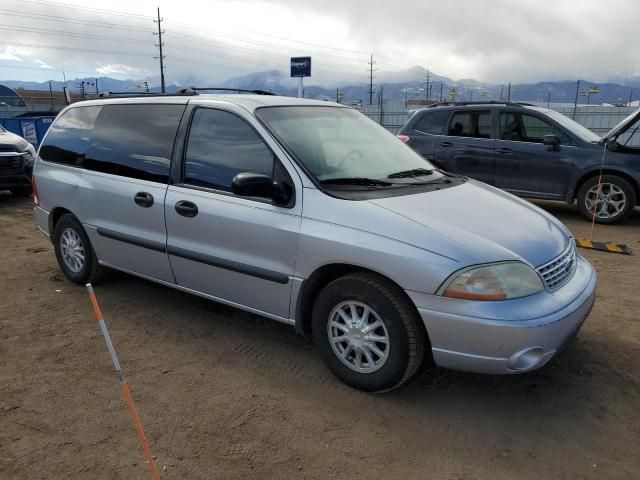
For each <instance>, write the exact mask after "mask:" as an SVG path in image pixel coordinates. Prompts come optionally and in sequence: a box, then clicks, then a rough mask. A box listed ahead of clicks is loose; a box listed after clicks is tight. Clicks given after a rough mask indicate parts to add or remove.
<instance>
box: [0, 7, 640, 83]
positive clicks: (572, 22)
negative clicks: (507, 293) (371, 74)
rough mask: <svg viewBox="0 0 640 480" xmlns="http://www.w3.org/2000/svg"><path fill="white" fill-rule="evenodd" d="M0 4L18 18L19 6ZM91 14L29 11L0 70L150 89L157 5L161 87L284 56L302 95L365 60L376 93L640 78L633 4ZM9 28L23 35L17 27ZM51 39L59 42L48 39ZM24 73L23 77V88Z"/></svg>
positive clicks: (281, 64)
mask: <svg viewBox="0 0 640 480" xmlns="http://www.w3.org/2000/svg"><path fill="white" fill-rule="evenodd" d="M0 2H6V3H7V4H10V6H9V7H8V8H11V9H12V10H16V11H18V10H20V8H22V7H21V3H20V0H0ZM63 3H68V4H69V6H68V7H65V6H62V4H63ZM92 3H96V2H95V1H94V0H89V1H87V2H85V6H83V7H80V6H79V5H80V4H81V2H79V1H77V0H57V1H56V2H53V3H50V4H49V3H46V4H45V3H43V4H42V6H40V4H39V6H38V13H39V14H42V15H44V16H47V18H50V20H39V22H40V23H42V25H40V27H42V30H38V31H35V30H34V31H28V30H25V31H24V32H22V33H21V34H20V38H19V40H18V39H16V40H15V42H16V44H15V45H14V46H13V47H11V48H12V49H7V48H5V49H4V50H3V49H2V47H0V59H1V60H14V61H20V60H17V59H25V60H26V59H28V58H29V59H34V58H38V59H42V61H43V62H46V64H47V65H50V66H52V67H53V68H54V69H61V70H65V71H66V72H67V73H70V72H73V71H75V73H72V75H76V74H82V75H84V74H85V73H86V72H87V71H89V72H90V73H88V74H89V75H90V74H92V73H93V72H95V73H97V74H100V75H112V76H120V77H133V78H140V77H145V76H152V79H150V80H151V81H152V82H153V83H154V84H155V85H157V84H158V83H159V75H158V71H159V66H158V62H157V60H154V58H153V57H154V56H157V55H158V50H157V48H156V47H155V46H154V41H155V43H157V40H158V39H157V37H156V38H154V37H152V36H151V32H152V31H153V30H154V28H157V27H156V26H155V25H154V23H153V22H152V20H153V17H155V15H156V12H155V5H156V4H158V3H159V4H160V8H161V15H162V16H163V18H164V22H163V24H162V27H163V30H164V31H165V32H166V33H165V35H163V41H164V46H165V49H164V55H166V61H165V67H166V79H167V83H181V84H218V83H220V82H222V81H224V80H226V79H228V78H230V77H234V76H238V75H243V74H247V73H251V72H260V71H265V70H269V69H278V70H280V71H283V72H286V71H287V70H288V63H289V62H288V59H289V57H290V56H296V55H305V54H308V55H311V56H312V57H313V77H312V79H310V80H309V84H319V83H323V82H334V84H336V85H344V84H345V83H350V84H354V83H365V82H366V81H367V67H368V65H367V61H368V60H369V53H370V52H371V53H373V54H374V58H375V61H376V62H377V63H376V64H375V67H376V68H377V72H376V76H377V80H376V81H377V82H378V83H382V82H384V81H385V78H388V77H389V75H390V74H391V73H393V72H397V71H399V70H403V69H407V68H409V67H412V66H422V67H424V68H428V69H429V70H431V71H432V72H434V73H436V74H439V75H446V76H449V77H452V78H456V79H460V78H474V79H477V80H480V81H490V82H495V83H507V82H513V83H524V82H535V81H542V80H575V79H578V78H582V79H587V80H592V81H597V82H602V81H605V80H608V79H617V78H618V77H628V76H633V75H639V74H640V60H639V57H638V55H637V53H636V50H635V49H634V48H633V45H634V42H633V39H635V38H636V37H637V19H638V18H640V2H631V1H629V0H609V2H608V3H606V5H605V4H604V3H603V2H602V0H564V1H561V2H559V1H558V0H538V1H537V2H523V1H521V0H486V1H483V2H479V1H478V0H457V1H456V2H453V3H452V2H424V1H423V2H419V1H418V2H417V1H415V0H394V1H393V2H391V1H389V0H349V1H345V0H323V1H322V2H318V1H317V0H191V2H190V3H189V7H190V8H184V2H178V1H175V0H157V1H156V2H150V1H149V0H144V1H138V2H132V1H131V0H110V2H108V5H107V4H105V5H102V4H100V5H99V8H97V7H98V5H97V3H96V8H94V7H93V6H91V5H90V4H92ZM3 8H5V7H4V6H3ZM113 12H126V14H125V15H118V14H114V13H113ZM621 12H622V13H621ZM7 22H10V23H11V24H12V25H15V26H22V27H25V28H32V27H33V25H32V24H33V20H32V19H23V18H22V17H11V18H10V19H8V20H7V21H6V22H3V23H7ZM47 29H48V30H47ZM56 30H59V33H60V35H54V34H53V33H51V32H52V31H56ZM18 42H20V44H19V43H18ZM14 57H15V58H14ZM96 66H97V67H98V68H96ZM34 68H36V67H34ZM38 70H39V68H38ZM34 71H35V70H34ZM34 71H29V70H27V69H24V72H23V73H22V75H23V78H25V79H28V78H29V75H33V72H34ZM40 73H42V72H40Z"/></svg>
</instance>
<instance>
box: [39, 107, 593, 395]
mask: <svg viewBox="0 0 640 480" xmlns="http://www.w3.org/2000/svg"><path fill="white" fill-rule="evenodd" d="M34 188H35V195H34V200H35V203H36V207H35V216H36V219H37V224H38V226H39V227H40V229H41V230H42V231H43V232H44V233H45V234H46V235H48V236H49V237H50V238H51V241H52V242H53V245H54V246H55V253H56V257H57V259H58V263H59V264H60V268H61V269H62V271H63V272H64V274H65V275H66V276H67V278H68V279H70V280H71V281H73V282H77V283H80V284H84V283H86V282H94V281H96V279H98V278H99V276H100V275H101V273H102V272H103V271H104V268H105V267H109V268H115V269H117V270H122V271H124V272H128V273H131V274H133V275H138V276H140V277H142V278H145V279H148V280H152V281H155V282H158V283H160V284H162V285H166V286H170V287H173V288H176V289H179V290H183V291H186V292H189V293H193V294H195V295H200V296H202V297H205V298H209V299H212V300H216V301H218V302H222V303H225V304H228V305H232V306H234V307H238V308H241V309H244V310H246V311H249V312H254V313H257V314H260V315H263V316H265V317H269V318H272V319H274V320H278V321H281V322H284V323H287V324H290V325H293V326H295V328H296V329H297V331H298V332H300V333H302V334H304V335H306V336H311V337H313V339H314V341H315V343H316V345H317V347H318V350H319V352H320V354H321V356H322V357H323V359H324V360H325V362H326V363H327V365H328V366H329V368H330V369H331V370H332V371H333V372H334V373H335V374H336V375H337V376H338V377H339V378H340V379H342V380H343V381H345V382H347V383H348V384H350V385H352V386H354V387H357V388H360V389H363V390H366V391H376V392H379V391H385V390H389V389H392V388H395V387H397V386H399V385H401V384H402V383H404V382H406V381H407V380H408V379H410V378H411V377H412V376H413V375H414V373H415V372H416V371H417V370H418V368H419V367H420V366H421V365H422V364H425V363H426V364H436V365H439V366H442V367H449V368H454V369H459V370H468V371H472V372H484V373H494V374H507V373H518V372H526V371H530V370H533V369H536V368H539V367H541V366H542V365H544V364H545V363H546V362H547V361H548V360H549V359H550V358H551V357H553V356H554V355H555V354H556V353H557V352H558V351H559V350H560V349H561V348H562V347H563V345H565V344H566V343H567V342H568V341H569V340H570V339H571V338H572V337H573V336H574V335H575V334H576V333H577V331H578V329H579V328H580V326H581V325H582V323H583V321H584V320H585V319H586V318H587V315H588V314H589V312H590V310H591V307H592V305H593V302H594V299H595V290H596V273H595V271H594V269H593V267H592V266H591V265H590V264H589V262H588V261H587V260H585V259H584V258H583V257H581V256H580V255H578V254H577V253H576V250H575V243H574V239H573V238H572V237H571V234H570V233H569V231H568V230H567V228H565V226H564V225H562V224H561V223H560V222H559V221H558V220H557V219H555V218H554V217H553V216H551V215H549V214H548V213H546V212H544V211H543V210H541V209H539V208H537V207H535V206H533V205H530V204H529V203H527V202H525V201H523V200H520V199H518V198H516V197H514V196H512V195H510V194H508V193H505V192H503V191H501V190H498V189H496V188H493V187H491V186H487V185H485V184H483V183H480V182H477V181H475V180H469V179H467V178H465V177H462V176H459V175H454V174H450V173H445V172H440V171H437V170H435V169H434V168H433V166H432V165H430V164H429V163H428V162H425V160H424V159H423V158H422V157H421V156H420V155H418V154H417V153H416V152H415V151H414V150H412V149H411V148H409V147H407V146H406V145H404V144H403V143H402V142H399V141H398V139H397V138H396V137H395V136H394V135H393V134H391V133H389V132H387V131H386V130H385V129H383V128H382V127H380V126H379V125H377V124H375V123H374V122H372V121H370V120H368V119H367V118H366V117H365V116H363V115H362V114H361V113H359V112H357V111H355V110H353V109H351V108H348V107H344V106H342V105H339V104H333V103H327V102H320V101H312V100H301V99H295V98H286V97H277V96H259V95H230V96H216V95H213V96H209V95H193V96H155V97H149V96H147V97H144V98H113V99H106V100H94V101H87V102H82V103H77V104H74V105H72V106H70V107H68V108H67V109H65V110H64V111H63V112H62V113H61V114H60V115H59V117H58V118H57V119H56V120H55V122H54V123H53V125H52V127H51V128H50V130H49V131H48V133H47V135H46V137H45V138H44V140H43V144H42V146H41V148H40V150H39V157H38V159H37V161H36V166H35V172H34Z"/></svg>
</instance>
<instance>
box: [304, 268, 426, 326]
mask: <svg viewBox="0 0 640 480" xmlns="http://www.w3.org/2000/svg"><path fill="white" fill-rule="evenodd" d="M356 272H363V273H372V274H374V275H377V276H379V277H381V278H383V279H384V280H386V281H387V282H389V283H391V284H392V285H394V286H395V287H397V288H398V291H399V292H401V294H402V295H403V296H404V297H405V299H406V300H407V302H408V304H409V305H411V306H412V307H413V309H414V310H415V314H416V315H418V318H419V314H418V309H417V307H416V305H415V304H414V303H413V301H412V300H411V298H409V296H408V295H407V294H406V293H405V291H404V289H403V288H402V287H401V286H400V285H398V284H397V283H396V282H394V281H393V280H392V279H391V278H389V277H388V276H386V275H384V274H382V273H380V272H376V271H375V270H371V269H369V268H365V267H362V266H359V265H353V264H349V263H330V264H327V265H323V266H321V267H318V268H317V269H316V270H314V271H313V273H312V274H311V275H309V277H308V278H307V279H306V280H304V281H303V282H302V285H301V286H300V289H299V290H298V295H297V299H296V305H295V328H296V331H297V332H298V333H300V334H301V335H303V336H304V337H306V338H311V313H312V311H313V306H314V304H315V301H316V298H317V297H318V294H319V293H320V291H321V290H322V289H323V288H324V287H325V286H327V285H328V284H329V283H331V282H332V281H334V280H336V279H337V278H340V277H342V276H344V275H348V274H350V273H356ZM419 323H420V326H421V328H423V329H424V332H425V335H426V336H427V339H428V338H429V335H428V332H427V331H426V328H425V326H424V324H423V323H422V321H420V322H419Z"/></svg>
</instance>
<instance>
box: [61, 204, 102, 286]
mask: <svg viewBox="0 0 640 480" xmlns="http://www.w3.org/2000/svg"><path fill="white" fill-rule="evenodd" d="M53 246H54V248H55V251H56V258H57V259H58V264H59V265H60V269H61V270H62V272H63V273H64V274H65V276H66V277H67V278H68V279H69V280H71V281H72V282H75V283H79V284H83V285H84V284H86V283H89V282H91V283H93V282H97V281H99V280H100V278H102V276H103V274H104V270H105V269H104V267H101V266H100V265H99V264H98V259H97V257H96V254H95V252H94V251H93V248H92V246H91V242H90V241H89V237H88V236H87V233H86V232H85V231H84V228H82V225H81V224H80V222H79V221H78V220H77V219H76V218H75V217H74V216H73V215H71V214H69V213H67V214H65V215H63V216H62V217H60V219H59V220H58V222H57V223H56V226H55V229H54V231H53Z"/></svg>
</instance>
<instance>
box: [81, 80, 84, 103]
mask: <svg viewBox="0 0 640 480" xmlns="http://www.w3.org/2000/svg"><path fill="white" fill-rule="evenodd" d="M80 95H81V96H82V98H83V99H84V98H85V96H84V80H82V81H81V82H80Z"/></svg>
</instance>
